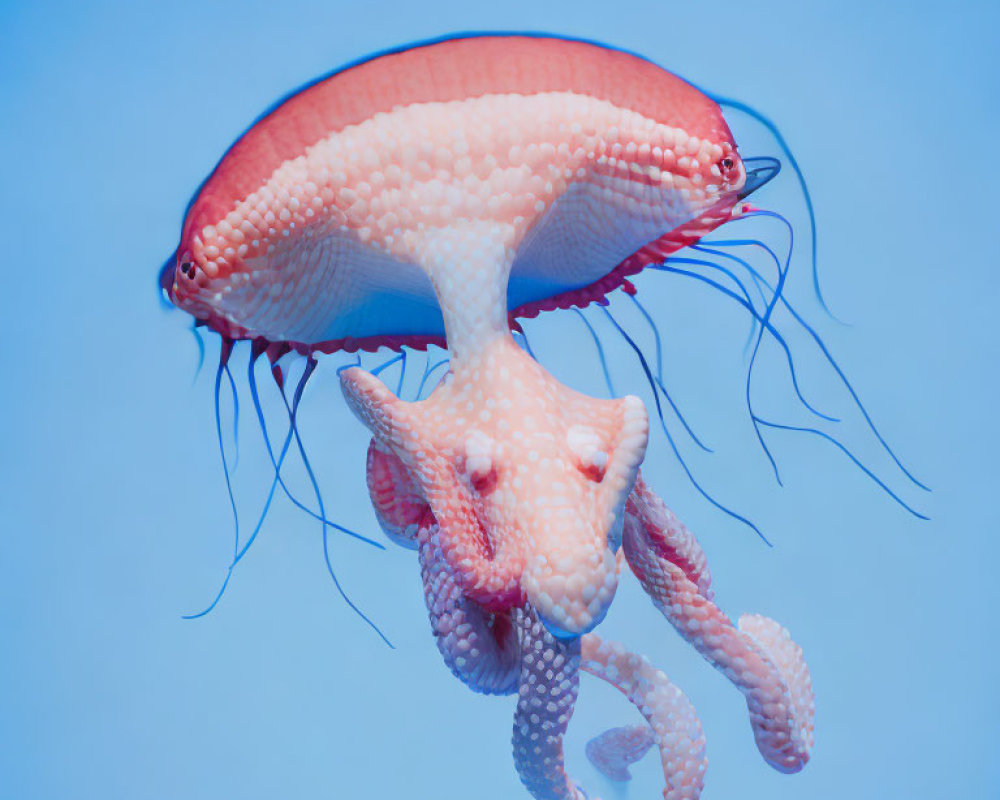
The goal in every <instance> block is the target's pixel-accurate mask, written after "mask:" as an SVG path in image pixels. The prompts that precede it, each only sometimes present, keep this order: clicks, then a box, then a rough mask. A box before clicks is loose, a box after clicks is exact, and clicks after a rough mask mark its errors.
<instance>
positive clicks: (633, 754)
mask: <svg viewBox="0 0 1000 800" xmlns="http://www.w3.org/2000/svg"><path fill="white" fill-rule="evenodd" d="M655 740H656V736H655V734H654V733H653V729H652V728H650V727H649V726H648V725H645V724H643V725H624V726H622V727H621V728H609V729H608V730H606V731H604V733H601V734H598V735H597V736H595V737H594V738H593V739H591V740H590V741H589V742H587V748H586V751H587V758H588V759H590V763H591V764H593V765H594V766H595V767H596V768H597V769H598V771H600V772H601V773H603V774H604V775H605V777H607V778H610V779H611V780H613V781H621V782H624V781H629V780H632V773H631V772H629V769H628V768H629V765H630V764H634V763H635V762H636V761H639V760H640V759H641V758H642V757H643V756H644V755H646V753H647V752H648V751H649V748H650V747H652V746H653V745H654V744H655Z"/></svg>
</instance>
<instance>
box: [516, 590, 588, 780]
mask: <svg viewBox="0 0 1000 800" xmlns="http://www.w3.org/2000/svg"><path fill="white" fill-rule="evenodd" d="M513 619H514V622H515V625H516V627H517V631H518V639H519V641H520V644H521V673H520V683H519V686H518V701H517V710H516V711H515V713H514V735H513V742H512V744H513V748H514V766H515V768H516V769H517V774H518V777H519V778H520V779H521V783H523V784H524V786H525V788H527V790H528V791H529V792H530V793H531V796H532V797H534V798H536V800H586V797H587V796H586V794H585V793H584V792H583V790H582V789H580V788H579V787H578V786H576V785H575V784H574V783H573V781H572V779H571V778H570V777H569V775H567V774H566V768H565V765H564V761H563V736H564V735H565V733H566V729H567V727H569V721H570V718H571V717H572V715H573V707H574V706H575V704H576V698H577V694H578V693H579V690H580V639H579V638H574V639H558V638H556V637H555V636H553V635H552V634H551V633H550V632H549V630H548V629H547V628H546V627H545V625H544V623H543V622H542V621H541V619H540V618H539V616H538V614H537V613H536V612H535V611H534V609H533V608H532V607H531V606H530V605H526V606H525V607H524V608H523V609H517V610H515V612H514V614H513Z"/></svg>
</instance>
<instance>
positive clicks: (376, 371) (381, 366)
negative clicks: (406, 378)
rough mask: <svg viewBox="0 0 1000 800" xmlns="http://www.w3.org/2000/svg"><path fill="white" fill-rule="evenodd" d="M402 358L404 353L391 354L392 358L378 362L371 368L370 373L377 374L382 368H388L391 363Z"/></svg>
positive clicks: (404, 356)
mask: <svg viewBox="0 0 1000 800" xmlns="http://www.w3.org/2000/svg"><path fill="white" fill-rule="evenodd" d="M404 358H406V355H405V354H404V353H399V354H398V355H395V356H393V357H392V358H390V359H388V360H387V361H383V362H382V363H381V364H379V365H378V366H377V367H375V369H373V370H371V374H372V375H378V374H379V373H380V372H382V371H383V370H385V369H388V368H389V367H391V366H392V365H393V364H395V363H396V362H397V361H400V360H402V359H404Z"/></svg>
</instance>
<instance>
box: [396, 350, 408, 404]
mask: <svg viewBox="0 0 1000 800" xmlns="http://www.w3.org/2000/svg"><path fill="white" fill-rule="evenodd" d="M399 353H400V355H401V356H402V357H403V361H402V363H401V364H400V367H399V382H398V383H397V384H396V397H402V396H403V379H404V378H405V377H406V351H405V350H402V349H401V350H400V351H399Z"/></svg>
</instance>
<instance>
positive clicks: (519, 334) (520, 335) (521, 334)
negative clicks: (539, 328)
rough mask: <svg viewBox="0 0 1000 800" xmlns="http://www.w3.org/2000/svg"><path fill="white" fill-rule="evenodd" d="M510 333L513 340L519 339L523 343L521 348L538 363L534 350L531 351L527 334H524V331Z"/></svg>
mask: <svg viewBox="0 0 1000 800" xmlns="http://www.w3.org/2000/svg"><path fill="white" fill-rule="evenodd" d="M511 333H512V334H513V335H514V338H515V339H517V338H520V339H521V341H522V342H523V345H522V347H524V349H525V351H526V352H527V353H528V355H529V356H531V357H532V358H533V359H535V361H538V357H537V356H536V355H535V352H534V350H532V349H531V343H530V342H529V341H528V334H526V333H524V331H511Z"/></svg>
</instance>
